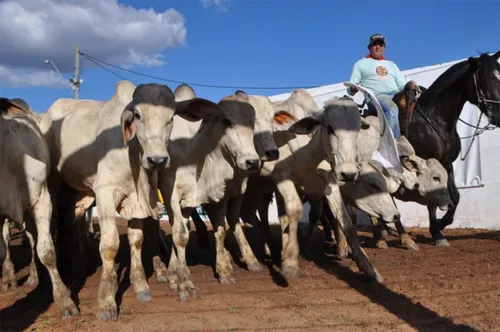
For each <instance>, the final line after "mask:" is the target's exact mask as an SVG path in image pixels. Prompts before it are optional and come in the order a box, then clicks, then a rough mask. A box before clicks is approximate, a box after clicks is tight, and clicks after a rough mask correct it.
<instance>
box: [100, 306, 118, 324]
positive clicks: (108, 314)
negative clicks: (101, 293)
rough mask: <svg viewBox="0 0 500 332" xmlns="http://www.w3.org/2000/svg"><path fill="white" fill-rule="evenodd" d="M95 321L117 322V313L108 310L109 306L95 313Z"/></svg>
mask: <svg viewBox="0 0 500 332" xmlns="http://www.w3.org/2000/svg"><path fill="white" fill-rule="evenodd" d="M97 319H99V320H103V321H108V320H110V319H111V320H114V321H116V320H118V311H117V310H116V308H110V307H109V306H108V307H107V308H102V309H99V310H98V311H97Z"/></svg>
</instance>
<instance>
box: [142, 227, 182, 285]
mask: <svg viewBox="0 0 500 332" xmlns="http://www.w3.org/2000/svg"><path fill="white" fill-rule="evenodd" d="M148 222H150V223H152V224H153V229H152V231H153V234H152V239H151V242H152V244H151V245H152V247H153V248H154V250H155V253H154V254H153V270H154V271H155V274H156V279H157V280H158V282H161V283H164V282H167V281H168V270H167V266H166V265H165V263H163V261H162V259H161V257H160V252H161V250H163V251H164V253H167V252H168V251H169V250H168V247H167V244H166V243H165V239H164V238H163V235H162V234H161V228H160V220H154V219H152V220H148ZM174 264H175V263H174ZM176 275H177V274H176Z"/></svg>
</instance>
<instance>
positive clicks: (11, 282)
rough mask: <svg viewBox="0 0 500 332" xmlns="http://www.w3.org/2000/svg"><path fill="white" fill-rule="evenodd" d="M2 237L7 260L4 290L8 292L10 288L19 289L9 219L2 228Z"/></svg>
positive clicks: (3, 282) (4, 264) (3, 276)
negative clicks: (13, 261)
mask: <svg viewBox="0 0 500 332" xmlns="http://www.w3.org/2000/svg"><path fill="white" fill-rule="evenodd" d="M2 237H3V241H4V242H5V260H4V261H3V264H2V289H3V290H4V291H7V290H8V289H9V286H10V287H11V288H12V289H14V290H15V289H17V279H16V274H15V269H14V264H12V260H11V258H10V249H9V242H10V223H9V220H8V219H7V218H5V219H4V222H3V227H2Z"/></svg>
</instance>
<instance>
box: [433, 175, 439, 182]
mask: <svg viewBox="0 0 500 332" xmlns="http://www.w3.org/2000/svg"><path fill="white" fill-rule="evenodd" d="M432 179H433V180H434V181H437V182H440V181H441V179H440V178H439V176H434V177H433V178H432Z"/></svg>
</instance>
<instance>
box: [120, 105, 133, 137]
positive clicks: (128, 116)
mask: <svg viewBox="0 0 500 332" xmlns="http://www.w3.org/2000/svg"><path fill="white" fill-rule="evenodd" d="M133 107H134V106H133V105H132V103H130V104H128V105H127V107H125V109H124V110H123V112H122V115H121V117H120V123H121V126H122V135H123V145H125V146H127V145H128V143H129V142H130V141H131V140H132V139H133V138H134V137H135V132H136V127H135V121H134V120H135V118H134V111H133Z"/></svg>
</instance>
